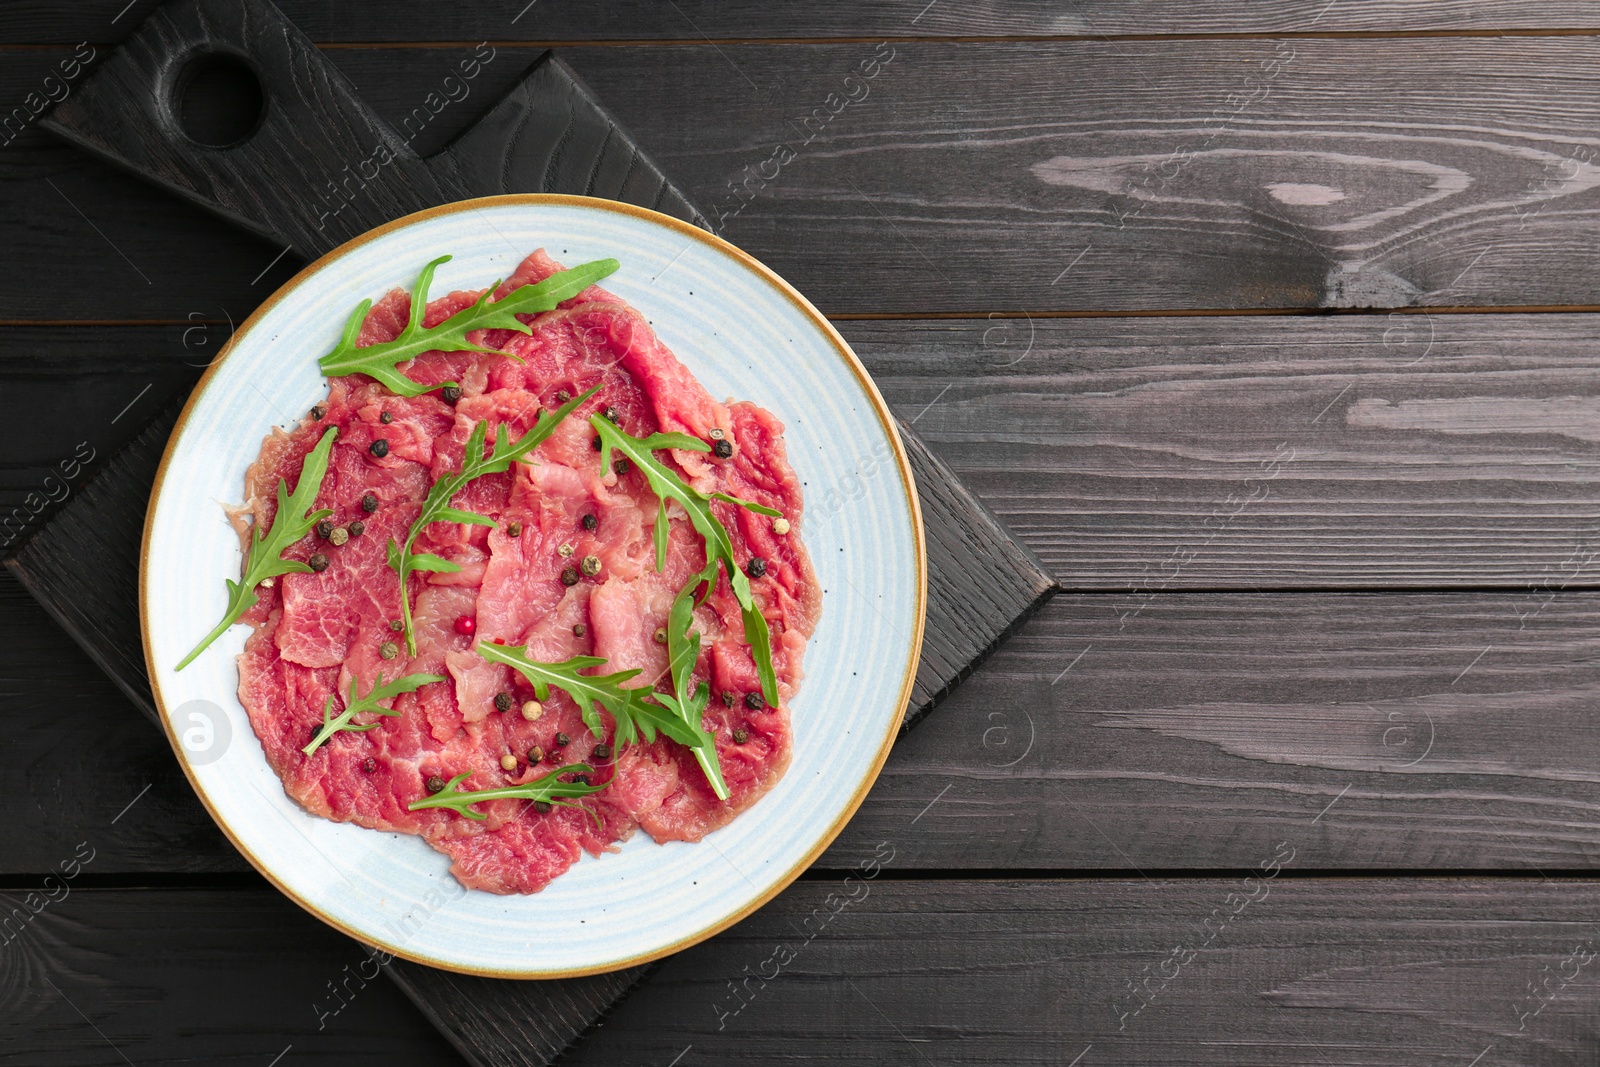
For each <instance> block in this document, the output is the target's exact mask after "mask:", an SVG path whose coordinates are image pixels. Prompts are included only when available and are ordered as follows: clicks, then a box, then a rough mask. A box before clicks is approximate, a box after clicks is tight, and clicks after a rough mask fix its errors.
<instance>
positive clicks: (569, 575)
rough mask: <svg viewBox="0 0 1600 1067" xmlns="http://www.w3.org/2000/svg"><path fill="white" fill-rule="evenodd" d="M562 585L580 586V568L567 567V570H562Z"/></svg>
mask: <svg viewBox="0 0 1600 1067" xmlns="http://www.w3.org/2000/svg"><path fill="white" fill-rule="evenodd" d="M561 584H562V585H577V584H578V568H576V567H565V568H562V571H561Z"/></svg>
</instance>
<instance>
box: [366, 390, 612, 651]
mask: <svg viewBox="0 0 1600 1067" xmlns="http://www.w3.org/2000/svg"><path fill="white" fill-rule="evenodd" d="M599 391H600V386H598V385H597V386H595V387H594V388H593V389H590V390H589V391H588V392H586V393H584V394H583V395H582V396H575V397H573V398H572V399H571V400H569V401H567V402H566V403H565V404H562V405H561V406H560V407H558V408H556V410H554V411H546V412H543V413H541V414H540V415H539V421H538V422H536V423H535V424H534V426H533V429H531V430H529V431H528V432H527V433H525V434H523V435H522V436H521V437H519V438H517V439H516V440H515V441H513V440H511V433H510V431H509V430H508V429H507V428H506V424H505V423H501V424H500V430H499V431H497V432H496V433H495V441H494V451H492V452H490V451H488V450H486V449H485V447H484V442H485V441H486V440H487V438H488V435H489V423H488V421H487V420H483V421H480V422H479V423H478V425H476V426H474V427H473V428H472V436H470V437H468V438H467V447H466V451H464V452H463V453H462V454H461V469H460V470H458V471H456V472H455V473H454V474H446V475H445V476H444V477H442V478H440V479H439V480H438V481H436V482H434V483H433V487H432V488H431V489H429V490H428V498H427V499H426V500H424V501H423V503H422V512H421V514H419V515H418V516H417V519H416V521H415V522H413V523H412V524H411V529H410V530H409V531H408V532H407V534H406V543H405V544H404V545H397V544H395V542H394V539H393V538H390V540H389V551H388V557H389V566H390V567H391V568H392V569H393V570H394V572H395V573H396V574H398V575H399V576H400V620H401V623H402V624H403V626H404V629H405V633H406V651H407V652H408V653H409V654H410V655H413V656H415V655H416V654H417V634H416V629H415V627H413V625H412V622H411V590H410V587H409V585H408V583H407V579H408V578H410V577H411V574H412V572H413V571H432V572H434V573H436V574H454V573H455V572H457V571H459V570H460V569H461V567H460V565H459V564H456V563H451V562H450V561H449V560H447V559H444V558H442V557H440V556H435V555H433V554H432V553H429V552H418V553H413V552H412V551H411V546H412V545H413V544H415V543H416V540H417V537H418V536H419V535H420V534H421V533H422V531H423V530H425V529H427V528H428V526H429V524H431V523H435V522H470V523H473V524H474V525H477V526H491V527H492V526H493V525H494V520H493V519H491V518H489V517H488V516H486V515H479V514H478V513H477V512H475V511H464V510H462V509H461V508H455V507H451V506H450V501H451V500H453V499H454V498H455V495H456V494H457V493H459V492H461V490H463V489H465V488H466V487H467V483H468V482H471V481H472V480H474V479H475V478H481V477H483V476H484V475H485V474H501V473H503V472H505V471H508V470H510V469H511V464H512V463H513V462H515V461H516V460H519V459H521V458H523V457H524V456H526V455H527V454H528V453H530V452H532V451H533V450H534V449H535V448H538V447H539V446H540V445H541V444H543V443H544V442H545V441H546V440H547V439H548V438H549V437H550V435H551V434H553V433H555V432H556V427H557V426H559V425H561V420H562V419H565V418H566V417H567V416H568V415H570V414H572V413H573V412H574V411H576V410H577V409H578V406H579V405H580V404H582V403H583V402H584V401H586V400H588V399H589V398H590V397H592V396H594V394H595V393H597V392H599Z"/></svg>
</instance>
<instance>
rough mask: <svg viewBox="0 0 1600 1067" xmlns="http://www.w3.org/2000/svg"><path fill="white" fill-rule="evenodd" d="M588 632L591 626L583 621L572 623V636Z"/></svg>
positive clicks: (580, 635)
mask: <svg viewBox="0 0 1600 1067" xmlns="http://www.w3.org/2000/svg"><path fill="white" fill-rule="evenodd" d="M588 632H589V627H587V626H585V625H584V624H583V623H581V622H575V623H573V624H572V636H573V637H582V636H583V635H584V634H586V633H588Z"/></svg>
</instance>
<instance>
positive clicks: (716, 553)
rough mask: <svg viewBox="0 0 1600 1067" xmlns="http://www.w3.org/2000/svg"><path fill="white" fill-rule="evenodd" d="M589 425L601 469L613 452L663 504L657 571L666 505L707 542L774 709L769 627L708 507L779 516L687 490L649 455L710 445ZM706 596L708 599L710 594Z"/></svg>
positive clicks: (594, 420) (662, 558) (596, 420)
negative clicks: (674, 506)
mask: <svg viewBox="0 0 1600 1067" xmlns="http://www.w3.org/2000/svg"><path fill="white" fill-rule="evenodd" d="M589 425H591V426H593V427H594V428H595V430H596V432H598V433H599V434H600V443H601V447H600V465H601V469H602V470H604V469H605V468H607V467H609V466H611V450H612V449H616V450H617V451H618V452H621V453H622V454H623V455H624V456H627V457H628V459H629V460H631V461H632V462H633V464H634V465H635V466H637V467H638V468H639V469H640V470H641V471H643V472H644V474H645V477H646V478H647V479H649V481H650V488H651V489H652V490H653V491H654V492H655V494H656V496H657V497H659V498H660V499H661V507H660V510H659V511H658V512H657V513H656V524H657V530H656V542H655V548H656V570H658V571H659V570H661V569H662V568H663V567H665V566H666V539H665V535H664V534H663V533H662V532H661V531H662V520H663V519H665V517H666V501H667V500H668V499H671V500H676V501H677V502H678V503H679V504H681V505H682V506H683V510H684V512H685V513H686V514H687V515H688V516H689V521H690V522H691V523H693V524H694V528H695V529H696V530H698V531H699V532H700V536H701V537H704V538H705V541H706V566H707V568H708V569H712V568H714V566H715V565H716V564H717V563H721V564H722V566H723V568H724V569H725V570H726V571H727V572H728V584H729V585H731V586H732V587H733V595H734V597H735V598H736V599H737V600H738V601H739V609H740V612H741V613H742V614H743V616H744V636H745V640H746V641H748V642H750V652H751V655H752V656H754V658H755V661H756V674H757V676H759V677H760V679H761V695H762V696H764V697H766V699H767V703H769V704H776V703H777V702H778V676H777V674H776V673H775V672H774V671H773V669H772V635H771V632H770V631H769V630H768V628H767V620H766V619H765V618H764V617H763V616H762V614H761V609H760V607H759V606H758V605H757V604H756V601H755V597H754V596H753V595H752V594H751V592H750V579H749V578H747V577H745V573H744V571H743V570H741V569H740V567H739V564H738V561H737V560H735V559H734V558H733V541H732V539H731V538H730V537H729V536H728V530H727V528H726V527H724V526H723V525H722V523H721V521H720V520H718V518H717V517H716V515H715V514H714V513H713V512H712V510H711V502H712V501H713V500H721V501H723V502H724V503H728V504H735V505H737V506H739V507H741V508H748V509H749V510H751V511H754V512H757V513H758V514H761V515H773V516H777V515H779V514H781V513H780V512H777V511H774V510H773V509H772V508H769V507H766V506H764V505H762V504H757V503H755V502H754V501H750V500H741V499H739V498H738V497H736V496H729V495H728V494H726V493H711V494H706V493H702V492H700V491H699V490H698V489H695V488H692V487H691V486H690V485H688V483H686V482H685V481H684V480H683V478H682V477H680V476H679V474H678V472H677V471H675V470H673V469H672V468H670V467H668V466H666V465H665V464H664V463H662V462H661V461H660V460H658V459H656V457H655V455H654V454H653V453H654V452H655V450H657V449H662V448H682V449H689V450H691V451H695V452H709V451H711V446H710V445H708V444H706V443H705V442H704V441H702V440H700V439H699V438H697V437H690V436H689V435H688V434H683V433H653V434H651V435H650V436H649V437H646V438H643V439H640V438H637V437H631V436H629V435H628V434H627V433H624V432H623V431H622V430H621V429H620V428H618V427H617V426H616V424H614V423H612V422H611V421H610V420H608V419H604V418H602V417H600V416H599V415H590V416H589ZM707 592H708V594H709V590H708V591H707Z"/></svg>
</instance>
